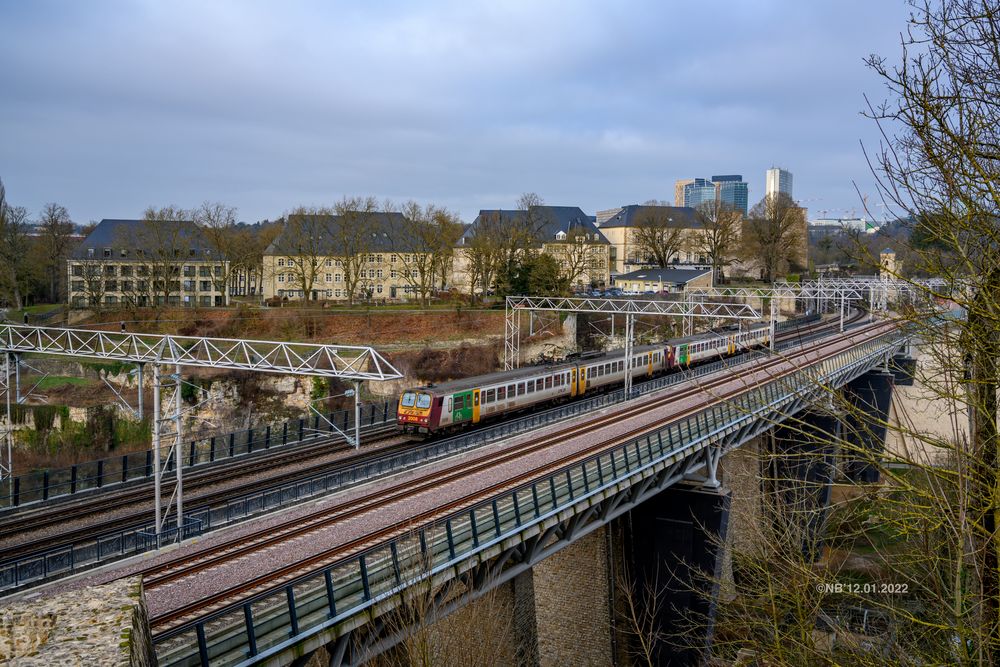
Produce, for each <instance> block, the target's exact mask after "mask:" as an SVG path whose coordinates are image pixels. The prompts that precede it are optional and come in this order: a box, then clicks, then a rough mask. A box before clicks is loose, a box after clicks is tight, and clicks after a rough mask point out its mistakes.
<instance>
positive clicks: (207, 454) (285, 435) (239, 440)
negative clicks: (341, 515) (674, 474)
mask: <svg viewBox="0 0 1000 667" xmlns="http://www.w3.org/2000/svg"><path fill="white" fill-rule="evenodd" d="M818 319H819V317H818V316H814V317H812V318H799V319H797V320H788V321H785V322H781V323H779V324H778V330H779V331H782V330H785V329H788V328H792V327H794V326H798V325H800V324H805V323H808V322H811V321H814V320H818ZM797 342H798V341H793V342H786V343H785V344H784V345H783V346H782V347H783V348H784V347H788V346H790V345H795V344H797ZM734 360H735V361H737V362H738V363H742V360H741V359H740V357H737V358H735V359H734ZM734 360H730V363H732V361H734ZM718 363H720V362H717V363H716V365H710V367H711V368H718V367H719V366H718ZM706 368H709V367H706ZM691 372H692V373H698V372H703V371H699V370H698V369H695V370H692V371H691ZM708 372H714V370H709V371H708ZM327 418H328V419H329V420H330V422H332V423H334V424H336V425H337V427H338V428H340V429H341V430H342V431H345V432H349V431H351V430H353V429H354V413H353V411H352V410H340V411H337V412H333V413H330V414H329V415H328V416H327ZM395 420H396V413H395V402H394V401H384V402H381V403H369V404H366V405H364V406H362V410H361V428H362V429H366V428H374V427H379V426H383V425H385V424H389V423H394V422H395ZM320 431H331V429H329V426H328V424H327V423H326V422H323V421H322V420H321V419H320V418H319V417H318V416H317V415H311V416H307V417H301V418H299V419H292V420H288V421H284V422H274V423H271V424H265V425H261V426H256V427H254V428H250V429H246V430H240V431H234V432H232V433H228V434H220V435H217V436H211V437H204V438H197V439H193V440H189V441H188V442H187V444H186V446H185V449H186V451H185V456H184V463H183V468H184V469H185V470H186V469H188V468H194V467H197V466H202V465H205V464H209V463H214V462H216V461H221V460H224V459H228V458H234V457H238V456H243V455H246V454H252V453H253V452H259V451H261V450H267V449H271V448H273V447H279V446H283V445H288V444H293V445H294V444H300V443H302V442H306V441H309V440H312V439H315V438H317V437H319V436H320V435H323V434H322V433H320ZM173 466H174V460H173V459H170V460H169V461H168V462H167V470H168V471H170V470H173ZM152 476H153V453H152V451H151V450H144V451H139V452H131V453H128V454H122V455H120V456H109V457H107V458H103V459H97V460H93V461H85V462H82V463H76V464H74V465H71V466H67V467H64V468H46V469H44V470H36V471H32V472H29V473H25V474H23V475H18V476H17V477H15V478H14V479H13V482H12V484H11V486H9V487H5V488H4V489H3V490H2V493H0V511H3V510H4V509H7V508H11V507H20V506H22V505H26V504H30V503H37V502H43V501H47V500H49V499H52V498H57V497H60V496H66V495H73V494H76V493H81V492H84V491H92V490H95V489H103V488H106V487H115V486H119V485H121V484H126V483H128V482H133V481H138V480H150V479H152Z"/></svg>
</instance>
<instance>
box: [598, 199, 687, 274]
mask: <svg viewBox="0 0 1000 667" xmlns="http://www.w3.org/2000/svg"><path fill="white" fill-rule="evenodd" d="M646 224H651V225H659V224H665V225H666V226H668V227H675V228H678V229H680V230H681V247H680V251H679V252H678V253H677V254H676V255H675V256H674V258H673V260H672V261H675V262H704V261H705V257H704V253H703V252H702V251H701V235H702V234H703V233H704V228H703V227H702V225H701V223H700V222H698V218H697V217H696V216H695V211H694V209H693V208H688V207H686V206H645V205H639V204H630V205H628V206H623V207H622V208H621V210H620V211H619V212H618V213H617V214H615V215H613V216H612V217H610V218H608V219H607V220H605V221H604V222H603V223H602V224H601V233H602V234H604V236H605V237H606V238H607V239H608V242H609V243H610V244H611V248H610V263H611V272H612V273H613V274H623V273H627V272H629V271H632V270H634V269H637V268H640V267H648V266H650V259H649V257H648V256H647V254H648V253H647V252H646V251H645V250H644V249H643V247H642V246H641V244H640V243H639V242H638V240H637V239H636V233H637V232H636V228H637V227H639V226H641V225H646Z"/></svg>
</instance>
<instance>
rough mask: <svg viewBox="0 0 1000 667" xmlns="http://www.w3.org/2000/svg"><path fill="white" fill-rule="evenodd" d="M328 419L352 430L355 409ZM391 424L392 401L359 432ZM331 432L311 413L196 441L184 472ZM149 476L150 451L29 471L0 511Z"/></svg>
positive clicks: (376, 406)
mask: <svg viewBox="0 0 1000 667" xmlns="http://www.w3.org/2000/svg"><path fill="white" fill-rule="evenodd" d="M326 417H327V419H329V420H330V422H332V423H333V424H336V425H337V428H340V429H341V430H343V431H345V432H346V431H351V430H353V429H354V411H353V410H339V411H337V412H331V413H329V414H328V415H327V416H326ZM395 421H396V404H395V402H394V401H393V402H389V401H384V402H381V403H368V404H366V405H363V406H362V410H361V428H362V429H371V428H374V427H379V426H382V425H385V424H388V423H395ZM332 432H333V431H332V429H331V428H330V426H329V424H328V423H327V422H324V421H323V420H322V419H320V417H319V416H318V415H311V416H308V417H301V418H299V419H290V420H287V421H283V422H274V423H271V424H264V425H261V426H256V427H254V428H250V429H244V430H240V431H233V432H232V433H226V434H220V435H217V436H211V437H204V438H197V439H194V440H189V441H188V442H187V443H185V451H184V460H183V461H184V462H183V468H184V469H185V470H187V469H188V468H196V467H199V466H204V465H206V464H209V463H214V462H217V461H222V460H224V459H229V458H235V457H239V456H244V455H246V454H252V453H254V452H259V451H261V450H267V449H272V448H274V447H281V446H284V445H297V444H300V443H303V442H308V441H310V440H314V439H315V438H317V437H320V436H323V437H328V436H329V434H330V433H332ZM173 468H174V459H169V460H168V461H167V468H166V470H167V471H171V470H173ZM152 478H153V452H152V450H149V449H147V450H144V451H139V452H131V453H129V454H122V455H120V456H109V457H107V458H103V459H97V460H94V461H85V462H83V463H76V464H74V465H71V466H67V467H65V468H46V469H44V470H37V471H32V472H29V473H25V474H23V475H18V476H17V477H15V478H14V479H13V482H12V484H11V486H9V487H8V486H6V485H4V489H3V491H4V493H3V494H2V495H0V511H2V510H3V509H6V508H11V507H20V506H22V505H27V504H30V503H37V502H43V501H46V500H50V499H52V498H57V497H59V496H66V495H72V494H76V493H81V492H84V491H91V490H94V489H103V488H106V487H113V486H119V485H121V484H126V483H128V482H133V481H137V480H150V479H152Z"/></svg>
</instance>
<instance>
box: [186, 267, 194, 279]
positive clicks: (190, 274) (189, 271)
mask: <svg viewBox="0 0 1000 667" xmlns="http://www.w3.org/2000/svg"><path fill="white" fill-rule="evenodd" d="M194 274H195V270H194V267H193V266H190V265H185V266H184V277H185V278H194Z"/></svg>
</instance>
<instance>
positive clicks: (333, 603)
mask: <svg viewBox="0 0 1000 667" xmlns="http://www.w3.org/2000/svg"><path fill="white" fill-rule="evenodd" d="M323 581H324V582H326V599H327V603H328V604H329V606H330V618H333V617H334V616H336V615H337V599H336V598H335V597H334V596H333V575H331V574H330V569H329V568H327V569H325V570H323Z"/></svg>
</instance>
